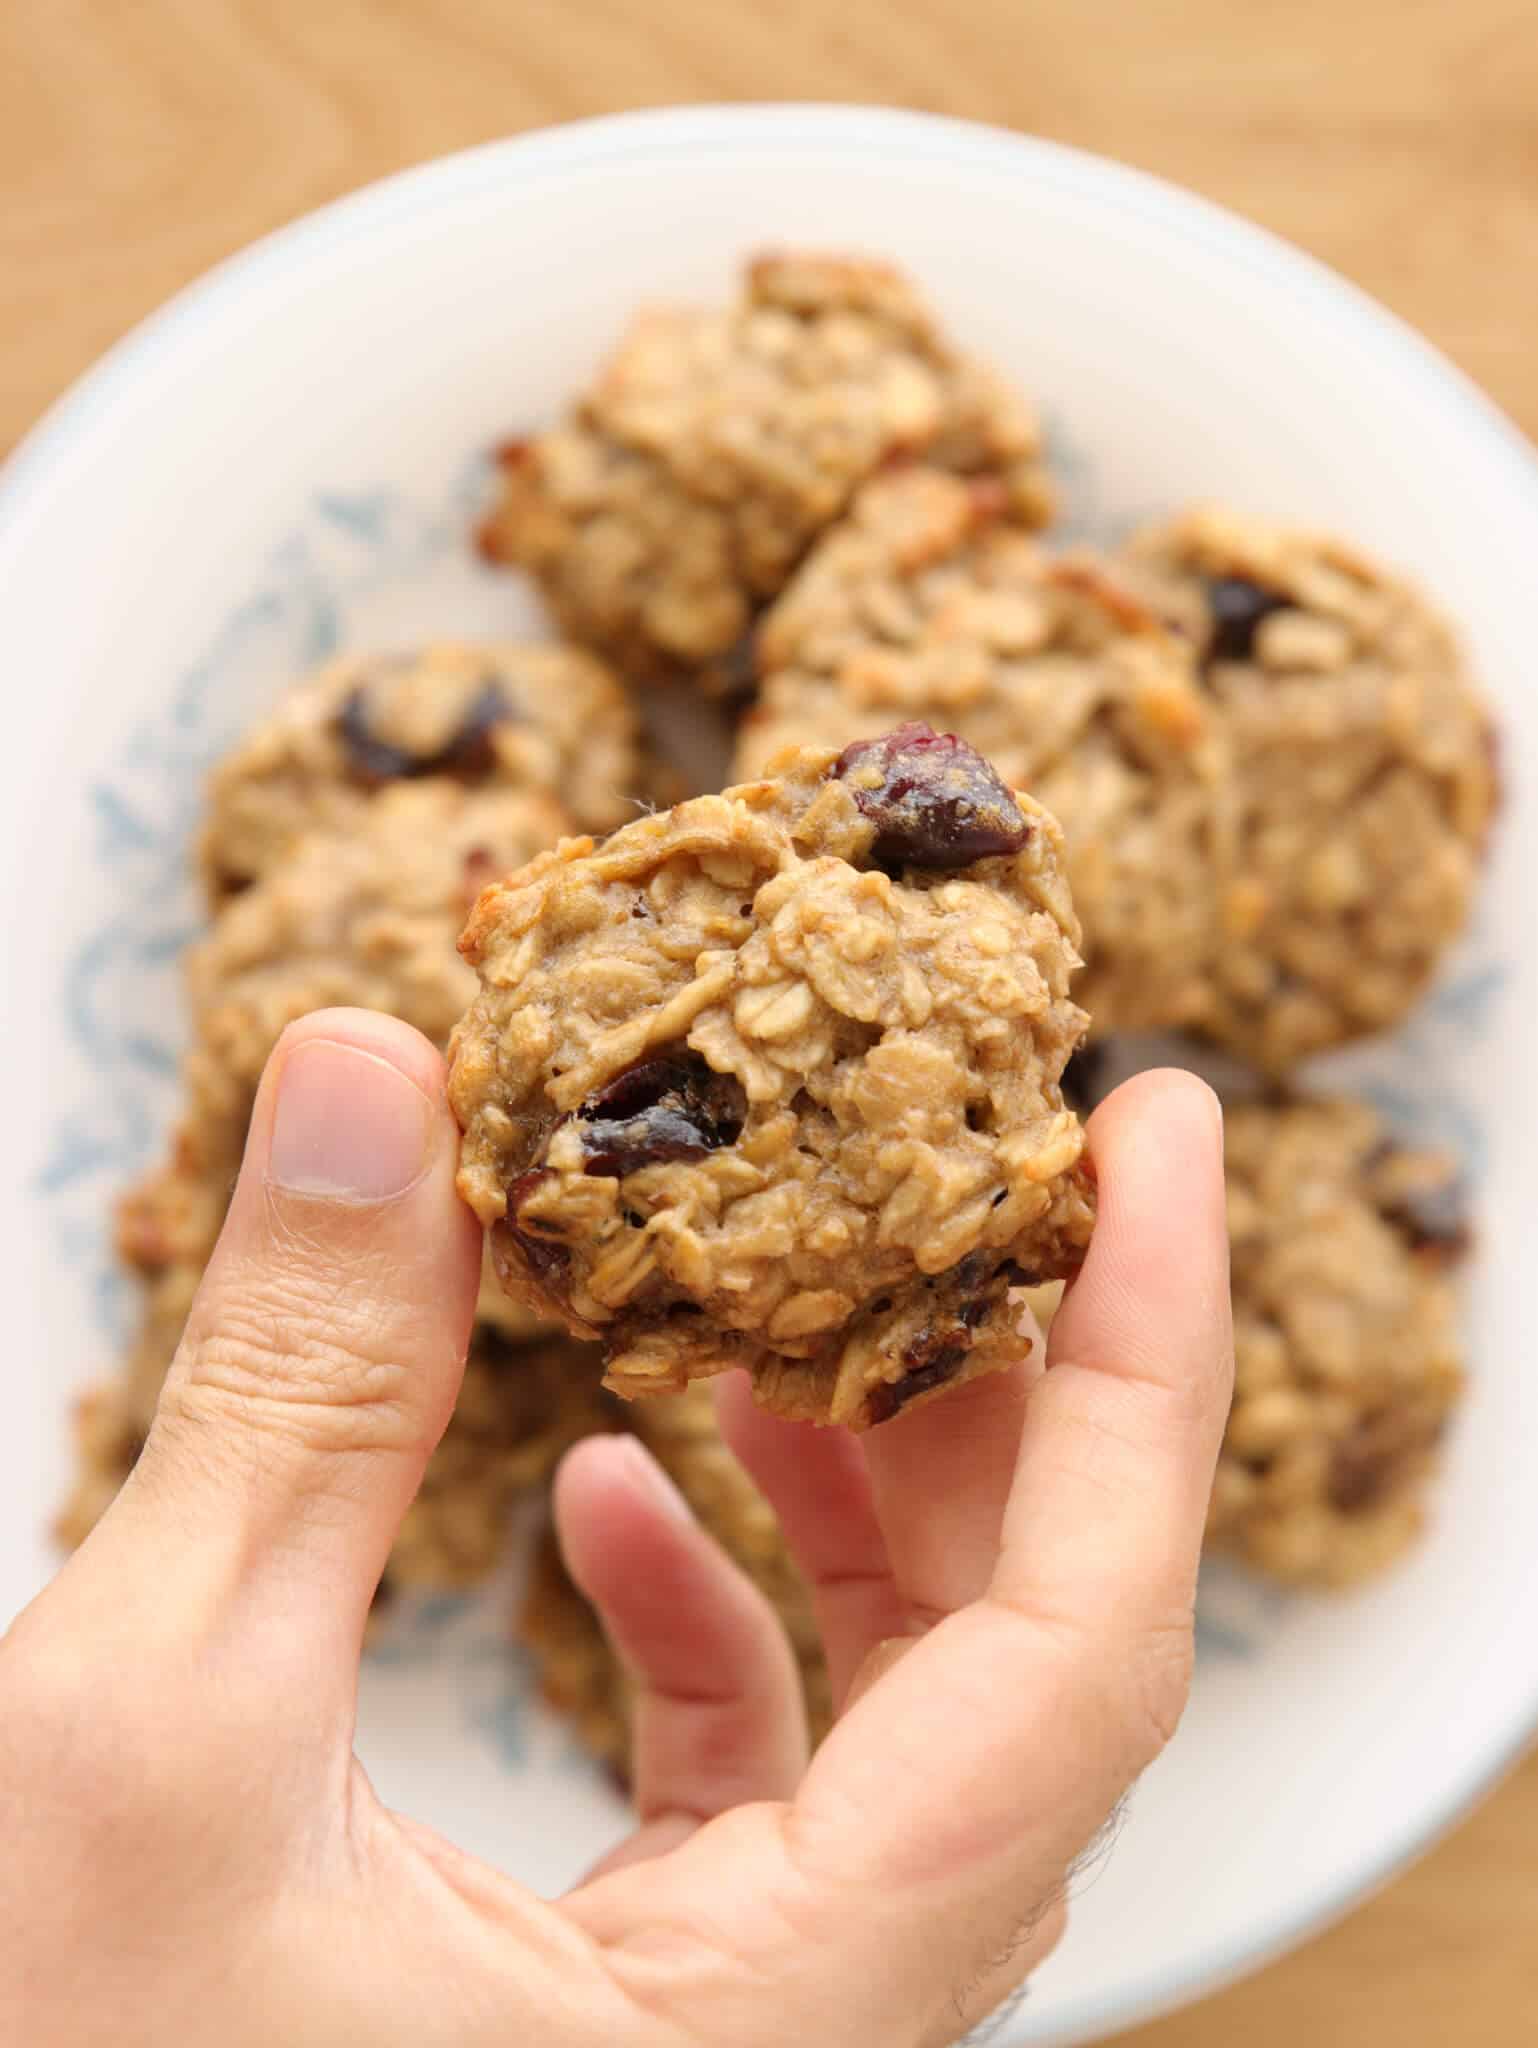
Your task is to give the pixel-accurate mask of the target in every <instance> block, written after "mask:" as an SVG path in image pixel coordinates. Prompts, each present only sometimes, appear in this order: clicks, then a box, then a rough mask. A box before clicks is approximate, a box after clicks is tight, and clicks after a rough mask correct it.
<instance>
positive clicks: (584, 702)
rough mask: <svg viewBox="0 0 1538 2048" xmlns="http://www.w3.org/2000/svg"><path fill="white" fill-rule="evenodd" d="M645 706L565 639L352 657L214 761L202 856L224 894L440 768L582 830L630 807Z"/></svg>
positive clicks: (598, 827) (616, 819)
mask: <svg viewBox="0 0 1538 2048" xmlns="http://www.w3.org/2000/svg"><path fill="white" fill-rule="evenodd" d="M636 776H637V761H636V731H635V719H634V714H633V713H632V711H631V709H630V706H629V704H628V702H627V700H626V698H625V695H624V692H623V691H622V690H621V689H620V687H619V685H618V684H617V683H616V681H615V680H614V678H613V676H612V675H611V674H610V673H609V671H608V670H607V669H606V668H605V667H604V666H603V664H602V663H601V662H599V661H596V660H595V659H594V658H593V657H592V656H591V655H590V654H584V653H583V652H581V651H580V650H579V649H577V648H571V647H514V646H500V645H496V646H472V645H469V644H466V643H464V642H459V641H446V642H442V643H440V644H438V645H435V646H430V647H427V648H424V649H423V650H422V651H421V652H420V653H415V654H400V655H381V654H368V655H349V656H346V657H345V658H343V659H342V660H339V661H335V662H332V663H331V664H330V665H329V666H328V667H326V668H323V669H322V670H321V671H320V672H319V674H317V675H315V676H312V677H310V678H309V679H308V680H307V681H306V682H303V683H300V684H298V685H297V686H296V687H295V688H294V689H292V690H290V691H289V692H288V693H287V694H286V695H285V696H284V697H283V698H282V699H281V700H280V702H279V703H278V705H277V707H276V708H275V710H274V711H273V712H272V714H271V716H270V717H268V718H266V719H264V720H263V721H262V722H261V724H259V725H257V726H256V727H255V728H254V729H253V730H252V731H251V732H250V733H249V734H248V735H247V736H246V738H245V739H244V740H243V741H242V742H241V744H240V745H239V746H238V747H236V748H234V750H233V751H232V752H231V753H229V754H228V755H226V757H225V758H224V760H222V761H221V762H220V763H219V765H218V767H217V768H216V769H215V770H214V773H213V775H212V777H211V778H210V782H209V789H208V815H207V819H206V822H205V825H204V828H203V835H202V841H201V858H202V866H203V874H204V880H205V884H206V886H207V890H208V894H209V897H210V900H211V901H212V902H213V903H214V904H215V906H217V905H218V904H219V903H221V902H222V901H223V900H224V899H225V898H226V897H228V896H230V895H232V894H233V893H234V892H235V891H236V890H238V889H242V888H244V887H245V886H246V885H247V884H248V883H250V882H252V881H254V880H255V879H256V877H257V876H259V875H263V874H265V873H266V872H267V870H268V869H269V868H270V867H271V866H272V865H273V864H274V862H275V861H277V860H280V859H281V858H282V857H283V855H284V854H286V853H287V852H288V851H289V850H290V848H291V847H292V846H293V844H294V842H295V840H297V839H298V838H300V837H301V836H302V835H303V834H304V833H306V832H311V831H316V830H326V831H338V832H347V831H351V830H352V829H354V828H355V827H356V825H357V824H358V822H359V818H360V814H361V812H362V810H363V807H364V806H365V805H366V804H367V803H368V801H369V799H370V798H371V797H372V796H373V795H374V794H375V793H376V792H378V791H380V790H383V789H387V788H389V787H390V786H391V785H392V784H394V783H398V782H415V781H421V780H423V779H426V778H434V777H445V778H447V779H449V780H451V781H453V782H456V783H459V784H460V785H462V786H464V787H478V786H484V785H502V786H505V787H507V788H509V789H515V790H530V791H534V792H537V793H540V794H542V795H545V796H547V797H555V798H559V800H560V801H561V803H562V804H563V805H564V806H565V809H566V811H567V812H568V814H569V815H570V817H571V818H572V819H573V820H574V822H575V823H576V825H577V826H578V827H579V829H581V830H582V831H594V832H601V831H607V830H608V828H609V827H610V826H611V825H617V824H619V823H621V821H622V820H623V819H624V818H626V817H628V816H630V815H631V814H632V813H631V806H630V804H629V803H628V801H627V799H628V798H629V797H630V796H631V795H632V794H633V792H634V787H635V782H636Z"/></svg>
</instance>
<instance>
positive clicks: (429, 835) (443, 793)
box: [185, 780, 566, 1173]
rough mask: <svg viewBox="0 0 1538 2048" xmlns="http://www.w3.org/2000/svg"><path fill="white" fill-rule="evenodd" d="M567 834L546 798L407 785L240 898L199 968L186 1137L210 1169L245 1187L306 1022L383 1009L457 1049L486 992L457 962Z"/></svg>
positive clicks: (191, 986)
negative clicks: (511, 876) (244, 1152)
mask: <svg viewBox="0 0 1538 2048" xmlns="http://www.w3.org/2000/svg"><path fill="white" fill-rule="evenodd" d="M565 827H566V818H565V815H564V813H563V812H562V810H561V809H560V807H559V805H558V804H556V802H555V800H554V799H553V798H552V797H550V796H548V795H545V794H543V793H542V792H539V791H533V790H515V789H488V790H478V791H469V792H467V791H465V790H462V789H460V788H458V787H457V786H456V785H455V784H453V783H451V782H444V781H441V780H433V781H428V782H421V783H407V784H404V785H402V786H401V787H400V788H398V789H390V790H386V791H384V792H383V793H382V794H381V795H379V796H378V797H376V798H375V800H374V801H373V802H372V803H371V804H369V805H367V806H366V807H365V808H364V809H363V810H362V811H361V812H360V813H359V814H358V816H357V817H356V818H355V819H354V820H353V821H352V823H351V824H350V825H349V826H344V827H340V828H338V829H336V830H333V831H328V832H313V833H310V834H309V835H308V836H307V837H305V838H303V839H301V840H299V841H298V842H297V844H296V845H295V846H294V847H293V848H292V849H291V850H290V852H289V853H288V854H287V855H286V856H285V857H284V858H283V859H281V860H280V861H279V862H278V863H277V864H276V866H274V867H273V868H271V869H270V870H269V871H268V872H267V873H266V874H265V875H264V876H263V877H262V879H261V880H260V881H259V882H256V883H254V884H253V885H252V886H251V887H250V888H249V889H247V890H245V891H243V892H242V894H240V895H239V896H237V897H235V898H234V899H233V900H232V901H231V902H230V903H229V904H228V905H227V906H226V908H225V910H224V911H223V913H222V914H221V915H220V917H219V918H218V920H217V921H216V922H215V924H214V927H213V929H212V930H211V931H210V932H209V934H208V935H207V937H206V938H204V939H203V940H201V941H200V942H199V944H197V945H196V946H194V947H193V948H192V949H191V951H190V952H189V954H188V956H187V963H186V981H187V989H188V992H189V996H190V998H191V1007H192V1025H193V1030H192V1045H191V1049H190V1051H189V1053H188V1055H187V1060H186V1068H185V1071H186V1075H187V1082H188V1090H189V1095H190V1099H191V1100H190V1110H189V1115H188V1119H187V1128H188V1134H189V1142H190V1143H192V1144H193V1145H194V1146H195V1147H196V1148H197V1149H198V1151H199V1152H200V1154H201V1158H200V1165H201V1167H202V1168H203V1170H206V1171H209V1172H217V1171H219V1170H221V1169H222V1170H225V1171H227V1172H230V1173H233V1171H234V1168H235V1166H236V1165H238V1163H239V1159H240V1153H241V1149H242V1147H243V1146H244V1143H245V1133H246V1123H247V1120H248V1119H249V1117H250V1113H251V1105H252V1102H253V1100H254V1098H255V1094H256V1085H257V1082H258V1081H259V1080H260V1078H261V1072H262V1068H263V1066H264V1065H265V1064H266V1060H267V1056H268V1054H269V1053H270V1052H271V1051H272V1049H273V1047H274V1046H275V1045H276V1044H277V1042H278V1039H279V1037H280V1035H281V1034H282V1032H283V1029H284V1027H285V1026H286V1025H288V1024H291V1023H292V1022H293V1021H294V1020H295V1019H296V1018H298V1017H302V1016H304V1015H305V1014H306V1013H307V1012H308V1011H310V1010H319V1009H324V1008H327V1007H329V1006H331V1005H333V1004H351V1005H355V1006H357V1007H358V1008H361V1009H366V1010H385V1011H388V1012H389V1014H390V1015H391V1016H395V1017H400V1018H403V1019H404V1020H405V1021H406V1022H407V1023H408V1024H412V1025H415V1027H416V1028H417V1030H419V1031H421V1032H423V1033H425V1034H426V1036H427V1037H428V1038H430V1039H432V1040H433V1041H434V1042H435V1043H436V1044H439V1045H442V1044H444V1043H445V1042H446V1041H447V1038H448V1035H449V1032H450V1030H451V1029H452V1027H453V1025H454V1022H455V1020H456V1018H457V1017H458V1016H459V1014H460V1012H461V1011H462V1010H463V1009H464V1007H465V1005H466V1004H467V1003H468V1002H469V1000H470V998H471V996H472V995H473V994H474V992H475V977H474V975H473V974H472V973H471V972H470V970H469V969H468V968H467V967H466V966H465V964H464V962H463V961H462V960H461V959H460V957H459V954H458V952H457V951H456V950H455V939H456V936H457V933H458V930H459V927H460V925H461V924H462V923H463V921H464V917H465V913H466V911H467V909H468V908H469V905H470V904H471V903H472V902H473V901H474V900H475V896H476V893H477V891H478V890H479V889H480V888H481V887H482V886H483V885H484V884H485V883H486V882H487V881H489V880H490V879H491V878H492V877H493V876H495V875H498V874H503V873H505V872H507V870H509V869H510V868H514V867H517V866H518V865H519V863H520V862H522V861H525V860H527V859H528V858H529V856H530V855H531V854H533V853H534V852H535V851H536V850H537V849H538V848H540V847H542V846H545V845H548V844H550V843H552V842H553V841H554V840H556V839H557V838H558V837H559V836H560V834H561V832H562V831H563V830H564V829H565Z"/></svg>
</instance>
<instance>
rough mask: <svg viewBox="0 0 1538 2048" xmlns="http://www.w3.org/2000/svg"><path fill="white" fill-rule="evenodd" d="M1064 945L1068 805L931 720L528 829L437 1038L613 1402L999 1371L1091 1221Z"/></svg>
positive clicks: (837, 1388)
mask: <svg viewBox="0 0 1538 2048" xmlns="http://www.w3.org/2000/svg"><path fill="white" fill-rule="evenodd" d="M1077 941H1078V924H1077V921H1076V919H1075V917H1074V913H1073V905H1072V901H1071V898H1070V896H1069V892H1068V888H1067V884H1066V881H1065V879H1064V876H1063V872H1062V865H1061V835H1060V834H1059V831H1058V828H1057V824H1056V821H1055V820H1054V819H1053V818H1052V817H1051V815H1050V814H1049V813H1048V812H1046V811H1044V810H1043V809H1042V808H1041V807H1040V805H1038V804H1036V803H1035V802H1034V801H1033V800H1032V799H1031V798H1029V797H1026V796H1021V795H1018V794H1016V793H1014V792H1012V791H1010V790H1009V789H1008V788H1006V787H1005V785H1004V784H1003V783H1002V782H1001V781H1000V780H999V778H998V777H997V775H995V773H994V772H993V770H992V769H991V768H990V767H989V766H988V765H987V763H986V762H984V761H983V760H982V759H981V758H980V757H979V756H978V755H977V754H975V753H974V752H973V751H972V749H971V748H969V747H966V746H964V745H962V744H961V743H960V742H959V741H956V740H953V739H941V738H939V737H938V736H937V735H935V734H934V733H932V732H930V731H928V729H927V728H924V727H919V726H910V727H907V728H904V729H903V730H901V731H899V732H897V733H894V734H892V735H890V736H889V737H888V738H886V739H885V740H881V741H873V742H870V743H868V744H864V745H860V746H856V747H851V748H850V749H848V750H847V752H845V753H844V754H842V755H840V754H838V753H837V752H835V751H834V750H832V749H830V748H821V749H817V748H809V749H805V750H803V751H801V752H799V753H795V754H791V755H789V756H787V757H786V758H785V759H784V760H783V761H781V762H779V763H777V764H775V773H774V775H773V776H772V777H771V778H770V779H767V780H765V781H762V782H757V783H748V784H745V785H743V786H740V787H738V788H735V789H730V790H727V791H726V792H725V794H723V795H720V796H706V797H696V798H694V799H692V800H691V801H689V802H687V803H683V804H680V805H678V806H677V807H676V808H675V809H674V810H672V811H670V812H667V813H665V814H663V815H660V816H657V817H652V818H644V819H640V820H637V821H636V822H635V823H633V824H630V825H626V826H624V827H623V828H622V829H621V830H620V831H618V832H616V833H615V834H614V835H613V836H612V837H611V838H609V839H608V840H606V841H605V842H604V843H603V845H602V846H600V847H597V848H596V849H595V848H593V847H592V846H591V843H590V842H587V841H583V840H569V841H567V842H566V843H565V844H564V845H562V846H561V847H559V848H558V849H556V851H555V852H553V853H548V854H545V855H542V856H541V857H540V858H539V859H537V860H535V861H534V862H532V863H531V864H530V866H529V867H528V868H526V869H525V870H524V871H523V872H522V873H521V874H518V875H515V876H513V877H512V878H510V880H509V881H507V882H506V883H503V884H500V885H496V886H493V887H492V888H490V889H488V890H487V891H486V892H485V893H484V894H483V895H482V897H481V899H480V901H479V903H478V904H477V905H476V909H475V912H474V915H473V916H472V918H471V920H470V923H469V926H468V928H467V930H466V933H465V937H464V940H463V942H462V944H463V948H464V951H465V954H466V957H467V958H468V959H469V960H470V961H472V962H473V963H474V964H475V965H476V966H477V967H478V968H479V970H480V975H481V992H480V995H479V996H478V997H477V999H476V1001H475V1003H474V1004H473V1005H472V1007H471V1008H470V1010H469V1012H468V1014H467V1015H466V1017H465V1019H464V1021H463V1022H462V1024H461V1025H460V1026H459V1028H458V1030H457V1031H456V1032H455V1034H454V1041H453V1046H452V1049H451V1053H452V1068H451V1074H450V1098H451V1100H452V1102H453V1104H454V1107H455V1109H456V1111H457V1113H458V1116H459V1119H460V1122H461V1124H462V1126H463V1128H464V1132H465V1137H464V1147H463V1154H462V1163H461V1171H460V1187H461V1190H462V1192H463V1193H464V1195H465V1197H466V1199H467V1200H468V1201H469V1203H470V1204H471V1206H472V1208H474V1209H475V1211H476V1213H477V1214H478V1215H479V1216H480V1217H481V1219H482V1221H483V1222H485V1223H486V1224H487V1225H488V1226H490V1228H491V1231H492V1250H493V1256H494V1258H495V1260H496V1263H497V1267H498V1270H499V1272H500V1273H501V1274H502V1276H503V1278H504V1281H505V1283H506V1284H507V1286H508V1287H509V1289H510V1290H511V1291H512V1292H513V1293H515V1294H516V1295H517V1296H519V1298H521V1299H522V1300H524V1301H525V1302H526V1303H527V1304H528V1305H529V1306H530V1307H532V1308H534V1309H535V1310H536V1311H538V1312H541V1313H546V1314H550V1315H555V1316H559V1317H561V1318H562V1319H564V1320H565V1322H566V1323H567V1324H568V1326H569V1327H570V1328H571V1329H572V1331H573V1332H574V1333H576V1334H578V1335H583V1336H590V1337H591V1336H597V1337H601V1338H602V1339H603V1341H604V1343H605V1345H606V1347H607V1351H608V1383H609V1385H610V1386H612V1387H613V1388H614V1389H615V1390H616V1391H617V1392H619V1393H623V1394H626V1395H637V1394H645V1393H652V1392H658V1391H661V1390H663V1389H665V1388H676V1387H680V1386H682V1385H683V1384H684V1383H685V1382H686V1381H687V1380H689V1379H691V1378H694V1377H699V1376H703V1375H705V1374H709V1373H712V1372H717V1371H720V1370H722V1369H724V1368H726V1367H727V1366H730V1365H734V1364H740V1365H745V1366H747V1367H748V1368H749V1369H750V1370H751V1372H752V1375H753V1378H754V1384H755V1392H756V1394H757V1396H758V1398H759V1400H760V1401H762V1402H764V1403H765V1404H766V1405H767V1406H769V1407H771V1408H773V1409H776V1410H778V1411H779V1412H780V1413H782V1414H786V1415H793V1416H802V1417H809V1418H811V1419H814V1420H817V1421H821V1422H836V1423H844V1424H848V1425H850V1426H851V1427H854V1428H863V1427H866V1426H868V1425H869V1424H871V1423H873V1422H879V1421H881V1420H883V1419H884V1418H885V1417H887V1416H889V1415H892V1414H894V1413H895V1412H896V1411H897V1410H898V1409H899V1408H902V1407H904V1406H906V1405H908V1404H909V1403H910V1402H912V1401H915V1400H920V1399H923V1398H925V1397H926V1396H928V1395H930V1394H932V1393H934V1392H937V1391H938V1390H940V1389H941V1388H943V1387H944V1386H946V1385H948V1384H952V1383H954V1382H957V1381H959V1380H962V1379H966V1378H969V1377H971V1376H972V1375H973V1374H975V1373H978V1372H983V1371H988V1370H991V1369H993V1368H995V1367H997V1366H1001V1365H1003V1364H1005V1363H1007V1362H1008V1361H1009V1359H1010V1358H1011V1357H1013V1356H1014V1355H1015V1353H1016V1348H1017V1339H1016V1334H1015V1322H1016V1318H1015V1314H1014V1312H1013V1308H1012V1304H1011V1293H1012V1290H1013V1289H1015V1288H1016V1287H1017V1286H1018V1285H1020V1284H1022V1283H1025V1282H1028V1281H1038V1280H1043V1279H1049V1278H1054V1277H1061V1276H1063V1275H1064V1274H1066V1273H1068V1272H1070V1271H1071V1270H1073V1269H1074V1268H1075V1267H1076V1266H1077V1265H1078V1264H1079V1262H1080V1261H1081V1259H1082V1257H1083V1252H1084V1248H1085V1246H1086V1244H1087V1242H1088V1238H1089V1233H1090V1229H1091V1226H1092V1221H1093V1196H1092V1183H1091V1179H1090V1175H1089V1172H1088V1166H1087V1162H1086V1161H1085V1159H1084V1157H1083V1151H1084V1133H1083V1130H1082V1127H1081V1126H1080V1123H1079V1120H1078V1118H1077V1117H1076V1116H1074V1115H1073V1114H1072V1112H1071V1111H1069V1110H1067V1109H1066V1108H1065V1107H1064V1105H1063V1100H1062V1096H1061V1093H1060V1090H1059V1086H1058V1082H1059V1077H1060V1075H1061V1073H1062V1070H1063V1067H1064V1065H1065V1063H1066V1061H1067V1059H1068V1057H1069V1054H1070V1053H1071V1052H1072V1051H1073V1049H1074V1047H1075V1045H1076V1044H1077V1043H1078V1041H1079V1039H1080V1038H1081V1037H1082V1035H1083V1032H1084V1027H1085V1021H1086V1020H1085V1017H1084V1013H1083V1011H1082V1010H1080V1009H1079V1008H1078V1007H1077V1005H1076V1004H1075V1003H1074V1002H1073V1000H1072V998H1071V996H1070V994H1069V980H1070V977H1071V975H1072V973H1073V972H1074V970H1075V969H1076V968H1077V966H1078V964H1079V962H1078V954H1077V951H1076V946H1077Z"/></svg>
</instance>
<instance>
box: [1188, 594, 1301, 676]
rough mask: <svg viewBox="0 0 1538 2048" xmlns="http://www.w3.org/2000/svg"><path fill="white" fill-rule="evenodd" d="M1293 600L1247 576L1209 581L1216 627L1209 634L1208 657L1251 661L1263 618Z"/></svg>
mask: <svg viewBox="0 0 1538 2048" xmlns="http://www.w3.org/2000/svg"><path fill="white" fill-rule="evenodd" d="M1288 606H1289V600H1288V599H1287V598H1285V597H1283V596H1282V595H1281V593H1280V592H1279V591H1275V590H1268V589H1267V588H1266V586H1265V585H1264V584H1263V583H1252V582H1251V581H1250V579H1249V578H1248V577H1247V576H1213V577H1210V578H1209V579H1208V582H1207V609H1208V611H1209V612H1210V613H1211V614H1212V630H1211V632H1210V633H1209V635H1208V637H1207V659H1208V661H1209V662H1213V661H1248V660H1249V658H1250V656H1251V655H1252V654H1253V653H1254V652H1255V635H1256V632H1257V631H1258V630H1259V627H1260V622H1261V620H1262V619H1268V618H1269V617H1270V616H1271V614H1272V612H1284V611H1286V610H1287V609H1288Z"/></svg>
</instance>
